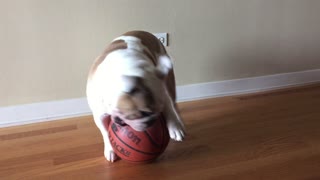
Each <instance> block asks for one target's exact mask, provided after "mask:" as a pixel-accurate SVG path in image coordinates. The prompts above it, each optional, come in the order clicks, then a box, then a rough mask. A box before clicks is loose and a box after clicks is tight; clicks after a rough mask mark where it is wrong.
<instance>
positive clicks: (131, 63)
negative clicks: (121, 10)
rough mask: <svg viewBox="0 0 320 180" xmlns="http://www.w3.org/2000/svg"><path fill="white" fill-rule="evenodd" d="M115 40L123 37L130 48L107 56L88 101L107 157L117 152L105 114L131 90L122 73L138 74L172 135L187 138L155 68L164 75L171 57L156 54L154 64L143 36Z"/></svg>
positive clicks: (90, 86)
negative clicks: (106, 123) (156, 60)
mask: <svg viewBox="0 0 320 180" xmlns="http://www.w3.org/2000/svg"><path fill="white" fill-rule="evenodd" d="M115 40H124V41H125V42H126V43H127V47H128V48H127V49H120V50H115V51H113V52H111V53H110V54H109V55H107V56H106V58H105V60H104V61H103V62H102V63H101V64H100V65H99V66H98V67H97V69H96V72H95V74H94V75H93V76H92V78H90V79H89V80H88V83H87V98H88V103H89V106H90V108H91V110H92V112H93V116H94V120H95V123H96V125H97V127H98V128H99V129H100V131H101V133H102V136H103V139H104V144H105V152H104V154H105V157H106V158H107V160H109V161H111V162H113V161H115V160H116V155H115V153H114V152H113V150H112V147H111V145H110V142H109V138H108V131H107V129H106V128H105V127H104V125H103V123H102V119H103V118H102V117H103V116H105V115H110V114H112V113H113V112H114V111H115V109H116V102H117V99H118V97H119V96H120V95H121V93H123V92H127V91H128V90H129V89H130V86H129V85H128V84H126V83H125V81H123V79H122V77H123V75H126V76H138V77H141V78H143V79H145V80H146V81H145V82H146V85H147V86H148V87H149V88H150V89H151V91H152V93H153V94H154V95H155V100H156V102H157V103H159V104H163V105H164V109H163V111H164V115H165V116H166V120H167V126H168V129H169V133H170V137H171V138H172V139H175V140H177V141H181V140H182V139H183V137H184V126H183V123H182V121H181V119H180V117H179V115H178V113H177V111H176V109H175V106H174V102H173V100H172V99H171V97H170V96H169V94H168V92H167V90H166V86H165V85H164V83H163V82H162V80H161V79H159V78H157V75H156V71H161V72H162V73H164V74H167V73H168V72H169V70H170V69H171V68H172V62H171V60H170V58H169V57H168V56H167V55H166V54H165V55H156V56H157V57H158V63H159V66H157V67H155V66H154V64H153V63H152V61H151V60H150V59H148V57H147V56H146V55H145V54H144V53H143V50H146V49H147V48H146V47H144V46H143V44H142V43H141V40H140V39H138V38H136V37H132V36H121V37H119V38H116V39H115ZM115 40H114V41H115Z"/></svg>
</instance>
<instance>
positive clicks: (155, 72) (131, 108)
mask: <svg viewBox="0 0 320 180" xmlns="http://www.w3.org/2000/svg"><path fill="white" fill-rule="evenodd" d="M160 66H162V65H161V64H160V65H159V66H157V67H155V66H153V65H152V66H147V65H145V66H140V67H139V68H140V69H139V70H140V71H143V72H144V73H142V74H143V75H142V76H132V75H121V78H120V79H119V80H118V83H119V84H121V85H120V86H119V87H121V88H119V89H118V90H119V91H118V92H115V93H116V95H115V96H114V97H115V100H114V101H113V104H112V107H113V108H112V109H113V113H112V114H113V116H114V120H115V121H116V122H117V123H119V124H128V125H130V126H131V127H132V128H134V129H135V130H138V131H143V130H145V129H146V128H148V127H149V126H151V125H152V123H153V122H154V120H155V119H156V117H157V115H159V113H160V112H162V111H163V107H164V101H163V98H162V97H164V93H166V89H165V88H164V84H165V82H164V81H165V77H166V74H167V69H166V68H164V67H160ZM132 69H133V70H134V69H135V68H132Z"/></svg>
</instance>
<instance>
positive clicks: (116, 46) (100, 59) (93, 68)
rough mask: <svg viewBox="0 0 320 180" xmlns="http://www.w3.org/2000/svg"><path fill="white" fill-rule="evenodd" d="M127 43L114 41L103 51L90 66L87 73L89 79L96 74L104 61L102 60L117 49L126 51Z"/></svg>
mask: <svg viewBox="0 0 320 180" xmlns="http://www.w3.org/2000/svg"><path fill="white" fill-rule="evenodd" d="M127 48H128V46H127V43H126V42H125V41H124V40H116V41H113V42H112V43H111V44H110V45H109V46H108V47H107V48H106V49H105V50H104V51H103V53H102V54H101V55H100V56H99V57H97V58H96V60H95V61H94V63H93V65H92V66H91V69H90V71H89V78H91V77H92V76H93V75H94V73H95V72H96V70H97V68H98V66H99V65H100V64H101V63H102V62H103V61H104V59H105V58H106V57H107V55H108V54H109V53H111V52H113V51H115V50H118V49H127Z"/></svg>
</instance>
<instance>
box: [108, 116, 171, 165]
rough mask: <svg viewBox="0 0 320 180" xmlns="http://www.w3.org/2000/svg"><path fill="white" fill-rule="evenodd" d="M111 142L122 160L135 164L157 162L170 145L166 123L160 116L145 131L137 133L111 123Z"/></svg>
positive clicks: (126, 127)
mask: <svg viewBox="0 0 320 180" xmlns="http://www.w3.org/2000/svg"><path fill="white" fill-rule="evenodd" d="M108 131H109V140H110V142H111V145H112V147H113V150H114V152H115V153H116V154H117V156H118V157H120V158H121V159H123V160H125V161H128V162H133V163H146V162H151V161H153V160H155V159H156V158H157V157H159V156H160V155H161V154H162V153H163V152H164V150H165V149H166V147H167V145H168V143H169V140H170V138H169V132H168V129H167V126H166V121H165V119H164V118H163V116H162V115H160V116H159V117H158V118H157V119H156V120H155V122H154V124H153V125H152V126H151V127H149V128H148V129H146V130H145V131H135V130H134V129H132V128H131V127H130V126H128V125H125V126H121V125H119V124H117V123H114V122H113V121H111V122H110V124H109V127H108Z"/></svg>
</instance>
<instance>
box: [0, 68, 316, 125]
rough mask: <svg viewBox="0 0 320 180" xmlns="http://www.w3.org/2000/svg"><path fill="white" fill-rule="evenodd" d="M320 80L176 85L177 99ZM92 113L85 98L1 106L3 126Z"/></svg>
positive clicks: (309, 74) (290, 77)
mask: <svg viewBox="0 0 320 180" xmlns="http://www.w3.org/2000/svg"><path fill="white" fill-rule="evenodd" d="M316 82H320V69H316V70H309V71H302V72H293V73H284V74H275V75H268V76H260V77H252V78H243V79H234V80H227V81H218V82H209V83H200V84H191V85H184V86H178V87H177V95H178V101H179V102H182V101H190V100H197V99H204V98H210V97H219V96H229V95H237V94H246V93H254V92H261V91H267V90H272V89H279V88H284V87H290V86H296V85H304V84H310V83H316ZM89 114H91V112H90V109H89V107H88V105H87V101H86V98H78V99H67V100H61V101H50V102H42V103H34V104H26V105H18V106H10V107H2V108H0V127H8V126H15V125H22V124H30V123H36V122H45V121H52V120H58V119H64V118H68V117H77V116H84V115H89Z"/></svg>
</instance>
